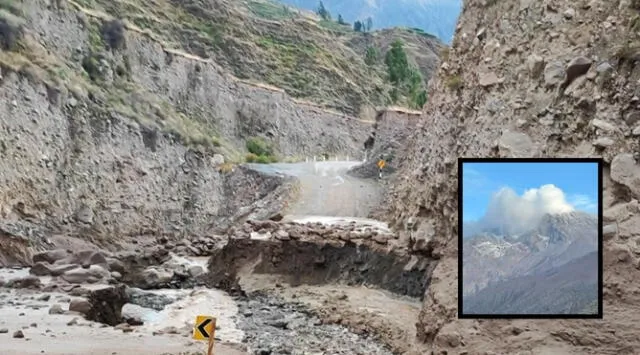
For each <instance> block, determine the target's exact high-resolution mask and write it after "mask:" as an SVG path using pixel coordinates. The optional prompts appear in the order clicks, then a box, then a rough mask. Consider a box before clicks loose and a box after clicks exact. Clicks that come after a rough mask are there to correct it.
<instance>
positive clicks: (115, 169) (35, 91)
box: [0, 1, 371, 263]
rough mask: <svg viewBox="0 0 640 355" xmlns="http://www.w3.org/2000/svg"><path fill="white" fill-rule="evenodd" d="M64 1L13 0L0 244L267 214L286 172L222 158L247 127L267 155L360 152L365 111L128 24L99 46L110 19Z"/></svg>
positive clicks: (280, 198) (3, 88) (1, 111)
mask: <svg viewBox="0 0 640 355" xmlns="http://www.w3.org/2000/svg"><path fill="white" fill-rule="evenodd" d="M73 4H74V3H73V2H65V1H57V2H49V1H29V2H24V3H22V4H21V5H22V7H21V10H20V11H21V12H20V16H21V17H22V20H23V24H22V25H21V26H22V28H21V32H22V33H23V36H22V38H21V39H20V42H19V45H18V46H16V47H15V48H13V49H11V50H5V51H2V52H0V69H1V72H0V73H1V75H0V152H1V154H0V156H1V157H0V171H1V173H0V219H1V220H3V221H7V222H8V223H9V222H10V223H12V224H11V226H12V227H11V228H8V229H6V230H5V229H4V228H3V233H2V234H0V238H2V240H3V243H4V242H5V241H7V243H9V241H10V242H11V243H10V244H11V245H9V244H7V243H5V244H6V245H9V247H10V249H12V250H22V249H21V248H23V247H24V246H25V245H29V244H30V243H32V242H33V240H31V241H30V239H29V238H31V237H32V236H34V235H36V234H37V235H38V236H43V238H44V239H46V236H47V235H51V233H60V234H66V235H74V236H80V237H83V238H86V239H92V240H94V241H107V240H109V241H113V240H115V239H117V238H124V237H128V236H140V235H147V234H155V235H162V234H173V235H176V234H177V235H194V234H195V235H203V234H211V233H214V232H215V231H216V230H220V229H224V228H226V227H227V226H228V225H229V224H230V223H231V222H233V221H236V220H242V219H244V218H249V217H250V218H265V217H267V218H268V215H269V214H270V213H272V212H273V211H278V210H279V209H280V207H281V204H283V203H284V199H285V197H286V196H288V193H289V191H290V189H291V187H292V184H290V183H285V184H283V180H282V179H281V178H278V177H265V176H262V175H260V174H257V173H254V172H251V171H247V170H246V169H243V168H239V167H237V166H236V167H234V166H233V165H232V164H225V163H224V160H225V159H226V160H227V161H229V160H231V161H232V162H238V161H241V160H242V159H243V158H244V157H243V153H242V151H244V149H245V147H244V145H245V141H246V140H247V139H249V138H251V137H256V136H258V137H263V138H265V139H266V140H267V141H269V142H270V143H272V144H273V145H274V147H275V150H276V151H277V154H278V155H279V156H280V157H292V156H294V157H304V156H305V155H320V154H323V153H329V154H344V155H350V156H358V155H360V154H361V151H362V144H363V142H364V140H365V138H366V135H367V134H368V132H369V129H370V127H371V125H370V123H364V122H361V121H359V120H357V119H355V118H350V117H348V116H345V115H342V114H338V113H333V112H330V111H327V110H324V109H321V108H318V107H316V106H313V105H311V104H305V103H301V102H298V101H296V100H294V99H292V98H290V97H289V96H288V95H286V94H285V93H283V92H281V91H278V90H275V89H273V88H269V87H261V86H256V85H249V84H246V83H243V82H242V81H239V80H238V79H235V78H233V77H231V76H229V75H226V74H225V73H224V72H223V71H222V70H221V69H220V68H219V67H218V66H216V65H215V63H213V62H211V61H207V60H203V59H201V58H198V57H197V56H193V55H189V54H187V53H183V52H180V51H174V50H171V49H170V48H167V47H166V46H165V45H164V44H162V43H160V42H158V41H156V40H154V39H153V37H150V36H147V35H145V34H144V33H140V32H136V31H135V30H132V29H127V28H125V29H124V39H125V43H126V45H125V46H123V47H118V48H117V49H116V48H110V47H108V46H104V43H102V40H101V39H100V33H99V29H100V28H102V29H103V30H104V27H100V26H102V24H104V23H106V22H108V21H110V19H109V18H105V17H103V14H100V13H96V12H90V11H85V10H83V9H82V8H79V7H75V6H74V5H73ZM5 5H6V4H4V5H2V6H5ZM2 11H3V12H2V13H1V15H2V16H4V17H6V16H8V15H7V13H8V12H7V11H5V10H4V9H3V10H2ZM4 17H3V18H4ZM14 17H15V16H14ZM96 28H98V33H96V32H95V29H96ZM3 30H6V28H5V27H3ZM4 35H6V33H3V36H4ZM96 35H97V36H98V39H96ZM3 39H4V37H3ZM96 42H99V43H101V45H102V47H101V46H99V45H97V44H96ZM267 195H269V198H266V197H267ZM35 225H38V226H40V227H42V228H44V229H45V231H44V232H42V231H40V232H38V233H36V234H34V233H32V232H31V231H32V230H33V228H34V226H35ZM7 230H8V231H9V232H7ZM43 238H39V239H38V243H37V244H42V243H45V240H44V239H43ZM32 239H33V238H32ZM45 244H46V243H45ZM21 252H22V251H21ZM1 254H2V250H0V259H2V258H3V257H2V255H1ZM7 254H8V253H7ZM12 254H16V253H12ZM7 258H9V257H8V256H7ZM20 259H25V260H26V259H28V257H26V256H25V257H24V258H22V257H21V258H20ZM6 262H7V263H8V262H12V263H13V262H20V260H17V261H16V260H10V259H7V260H6Z"/></svg>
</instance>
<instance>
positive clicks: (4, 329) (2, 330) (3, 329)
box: [0, 328, 9, 334]
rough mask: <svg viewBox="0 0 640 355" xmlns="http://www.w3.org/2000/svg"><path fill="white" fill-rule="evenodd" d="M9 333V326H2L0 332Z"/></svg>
mask: <svg viewBox="0 0 640 355" xmlns="http://www.w3.org/2000/svg"><path fill="white" fill-rule="evenodd" d="M7 333H9V329H7V328H0V334H7Z"/></svg>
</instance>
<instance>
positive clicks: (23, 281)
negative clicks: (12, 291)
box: [6, 275, 42, 289]
mask: <svg viewBox="0 0 640 355" xmlns="http://www.w3.org/2000/svg"><path fill="white" fill-rule="evenodd" d="M6 286H7V287H12V288H33V289H39V288H40V287H42V282H41V281H40V279H39V278H38V277H36V276H32V275H29V276H25V277H21V278H17V279H11V280H9V282H7V284H6Z"/></svg>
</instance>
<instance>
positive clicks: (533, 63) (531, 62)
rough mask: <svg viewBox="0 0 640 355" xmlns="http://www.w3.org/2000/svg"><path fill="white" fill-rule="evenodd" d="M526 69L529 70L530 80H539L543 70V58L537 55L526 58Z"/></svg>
mask: <svg viewBox="0 0 640 355" xmlns="http://www.w3.org/2000/svg"><path fill="white" fill-rule="evenodd" d="M527 69H529V75H531V77H532V78H534V79H537V78H539V77H540V75H541V74H542V72H543V70H544V58H542V57H541V56H539V55H537V54H531V55H530V56H529V57H528V58H527Z"/></svg>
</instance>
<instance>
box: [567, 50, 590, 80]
mask: <svg viewBox="0 0 640 355" xmlns="http://www.w3.org/2000/svg"><path fill="white" fill-rule="evenodd" d="M592 64H593V61H592V60H591V59H589V58H586V57H582V56H581V57H576V58H574V59H572V60H571V62H569V65H567V80H566V82H567V84H569V83H571V82H573V81H574V80H575V79H576V78H578V77H579V76H582V75H585V74H587V72H588V71H589V68H591V65H592Z"/></svg>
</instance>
